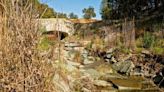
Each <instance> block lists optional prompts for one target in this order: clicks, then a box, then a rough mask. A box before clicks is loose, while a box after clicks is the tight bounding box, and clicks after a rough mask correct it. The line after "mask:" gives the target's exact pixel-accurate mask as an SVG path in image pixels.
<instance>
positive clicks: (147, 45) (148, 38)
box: [143, 32, 155, 48]
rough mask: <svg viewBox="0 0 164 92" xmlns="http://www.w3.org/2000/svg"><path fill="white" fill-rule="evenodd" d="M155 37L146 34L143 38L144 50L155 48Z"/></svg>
mask: <svg viewBox="0 0 164 92" xmlns="http://www.w3.org/2000/svg"><path fill="white" fill-rule="evenodd" d="M154 40H155V37H154V36H153V35H152V34H150V33H149V32H146V33H145V35H144V37H143V47H144V48H150V47H152V46H153V43H154Z"/></svg>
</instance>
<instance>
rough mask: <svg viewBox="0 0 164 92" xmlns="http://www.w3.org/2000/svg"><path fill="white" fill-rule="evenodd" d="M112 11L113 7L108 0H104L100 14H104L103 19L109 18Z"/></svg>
mask: <svg viewBox="0 0 164 92" xmlns="http://www.w3.org/2000/svg"><path fill="white" fill-rule="evenodd" d="M110 11H111V7H110V5H109V4H108V0H102V3H101V11H100V14H101V15H102V19H109V18H110Z"/></svg>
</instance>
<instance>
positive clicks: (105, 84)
mask: <svg viewBox="0 0 164 92" xmlns="http://www.w3.org/2000/svg"><path fill="white" fill-rule="evenodd" d="M94 85H96V86H100V87H112V86H113V85H112V84H111V83H109V82H107V81H104V80H94Z"/></svg>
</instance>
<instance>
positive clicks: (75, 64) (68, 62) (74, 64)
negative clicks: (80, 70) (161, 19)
mask: <svg viewBox="0 0 164 92" xmlns="http://www.w3.org/2000/svg"><path fill="white" fill-rule="evenodd" d="M67 64H68V65H72V66H77V67H78V66H80V63H77V62H72V61H67Z"/></svg>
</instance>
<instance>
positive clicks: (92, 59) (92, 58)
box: [83, 56, 95, 65]
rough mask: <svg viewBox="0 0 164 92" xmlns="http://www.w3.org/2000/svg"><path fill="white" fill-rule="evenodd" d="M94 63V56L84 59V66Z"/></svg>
mask: <svg viewBox="0 0 164 92" xmlns="http://www.w3.org/2000/svg"><path fill="white" fill-rule="evenodd" d="M94 61H95V58H94V57H92V56H89V57H87V58H84V62H83V64H84V65H87V64H92V63H94Z"/></svg>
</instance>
